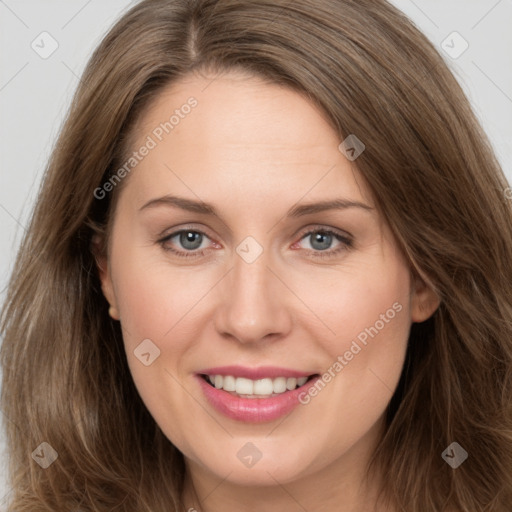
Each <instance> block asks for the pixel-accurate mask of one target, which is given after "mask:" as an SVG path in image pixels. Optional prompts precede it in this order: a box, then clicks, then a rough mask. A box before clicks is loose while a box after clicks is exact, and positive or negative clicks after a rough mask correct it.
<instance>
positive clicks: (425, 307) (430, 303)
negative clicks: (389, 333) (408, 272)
mask: <svg viewBox="0 0 512 512" xmlns="http://www.w3.org/2000/svg"><path fill="white" fill-rule="evenodd" d="M412 286H413V289H412V294H411V320H412V321H413V322H417V323H420V322H424V321H425V320H427V319H428V318H430V317H431V316H432V315H433V314H434V313H435V311H436V310H437V308H438V307H439V304H440V303H441V300H440V299H439V297H438V296H437V294H436V293H435V291H434V290H433V289H432V288H431V287H430V286H428V285H427V284H426V283H425V282H424V281H423V280H422V279H421V278H420V277H417V276H416V277H415V278H414V279H413V285H412Z"/></svg>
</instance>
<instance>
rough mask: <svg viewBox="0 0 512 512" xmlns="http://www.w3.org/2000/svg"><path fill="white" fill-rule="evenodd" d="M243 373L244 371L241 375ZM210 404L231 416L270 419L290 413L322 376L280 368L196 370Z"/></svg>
mask: <svg viewBox="0 0 512 512" xmlns="http://www.w3.org/2000/svg"><path fill="white" fill-rule="evenodd" d="M241 374H242V375H241ZM196 378H197V381H198V383H199V386H200V388H201V390H202V393H203V394H204V396H205V398H206V400H207V402H208V404H209V405H210V406H211V407H213V409H215V410H216V411H217V412H219V413H221V414H222V415H224V416H227V417H228V418H231V419H234V420H237V421H242V422H247V423H261V422H269V421H273V420H276V419H278V418H281V417H282V416H285V415H286V414H289V413H290V412H291V411H292V410H293V409H294V408H295V407H296V406H297V405H299V404H300V401H299V395H301V394H302V393H307V390H308V389H309V387H310V386H313V385H314V384H315V382H316V381H317V380H318V379H319V378H320V375H319V374H306V373H304V372H294V371H292V370H283V369H279V368H267V369H265V368H261V369H247V368H241V367H223V368H218V369H217V368H215V369H214V368H212V369H208V371H202V372H200V373H197V374H196Z"/></svg>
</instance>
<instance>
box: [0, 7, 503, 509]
mask: <svg viewBox="0 0 512 512" xmlns="http://www.w3.org/2000/svg"><path fill="white" fill-rule="evenodd" d="M234 69H239V70H240V69H241V70H245V71H247V72H248V73H250V74H252V75H255V76H258V77H262V78H264V79H265V80H268V82H269V83H275V84H280V85H284V86H286V87H289V88H291V89H293V90H295V91H300V92H301V93H303V94H304V95H305V96H306V97H307V98H308V99H309V100H311V101H312V102H314V103H315V104H316V105H317V106H318V107H319V108H320V109H321V111H322V112H323V113H325V116H326V118H327V119H328V120H329V122H330V123H331V125H332V128H333V130H335V131H336V133H337V135H338V136H339V139H340V142H341V141H342V140H344V138H345V137H346V136H347V135H349V134H352V133H353V134H356V135H357V137H358V138H359V139H360V140H362V141H363V142H364V144H365V145H366V150H365V152H364V153H363V154H362V155H361V156H360V157H359V158H358V160H357V168H358V170H359V171H360V173H361V176H363V178H364V179H365V181H366V182H367V183H368V186H369V187H370V189H371V190H372V192H373V194H374V196H375V198H376V200H377V206H378V208H379V210H380V212H381V213H382V215H383V216H384V218H385V220H386V222H387V223H388V224H389V226H390V228H391V230H392V231H393V233H394V235H395V237H396V240H397V241H398V243H399V245H400V247H401V249H402V250H403V251H404V254H406V255H407V258H408V260H409V262H410V266H411V270H412V271H413V272H414V273H416V274H417V275H420V276H422V277H423V278H424V279H425V280H426V282H427V283H428V284H429V285H430V286H432V288H433V289H434V290H435V291H436V293H437V294H438V296H439V298H440V299H441V304H440V306H439V308H438V309H437V311H436V312H435V313H434V315H433V316H432V317H431V318H430V319H429V320H427V321H425V322H422V323H420V324H413V326H412V328H411V331H410V337H409V341H408V349H407V356H406V360H405V364H404V367H403V371H402V375H401V378H400V382H399V385H398V388H397V389H396V391H395V393H394V395H393V397H392V399H391V401H390V403H389V406H388V409H387V414H386V429H385V433H384V436H383V438H382V440H381V442H380V444H379V445H378V447H377V450H376V451H375V453H374V455H373V457H372V460H371V462H370V464H369V466H368V475H371V474H372V472H373V471H374V470H376V469H378V470H379V471H383V474H384V475H385V479H384V483H383V487H382V489H381V498H382V500H383V503H384V502H386V503H389V504H393V506H394V507H396V509H397V510H407V511H408V512H425V511H427V510H428V511H429V512H441V511H447V510H450V511H451V510H456V511H457V512H484V511H486V512H490V511H493V512H507V511H510V504H511V503H512V471H511V468H512V201H510V200H508V199H507V194H506V189H507V187H508V183H507V180H506V178H505V176H504V174H503V171H502V169H501V167H500V165H499V163H498V161H497V159H496V157H495V155H494V153H493V150H492V147H491V145H490V143H489V140H488V138H487V137H486V135H485V133H484V132H483V129H482V128H481V126H480V124H479V122H478V121H477V119H476V117H475V114H474V112H473V111H472V109H471V107H470V104H469V102H468V100H467V98H466V97H465V95H464V93H463V91H462V89H461V87H460V86H459V84H458V83H457V81H456V79H455V78H454V76H453V74H452V73H451V71H450V70H449V68H448V66H447V65H446V63H445V62H444V60H443V59H442V57H441V56H440V55H439V53H438V52H437V51H436V49H435V48H434V46H433V45H432V44H431V43H430V42H429V41H428V39H427V38H426V37H425V36H424V35H423V34H422V33H421V32H420V31H419V30H418V29H417V28H416V27H415V26H414V24H413V23H412V22H411V21H410V20H409V19H408V18H407V17H406V16H405V15H404V14H403V13H402V12H400V11H399V10H398V9H396V8H395V7H393V6H391V5H390V4H388V3H387V2H386V1H385V0H357V1H355V0H294V1H293V2H290V1H287V0H278V1H276V0H219V1H216V0H144V1H142V2H140V3H138V4H137V5H135V6H134V7H132V8H131V9H130V10H129V11H128V12H126V13H125V14H124V15H123V16H122V17H121V18H120V19H119V21H117V22H116V24H115V25H114V26H113V27H112V28H111V30H110V31H109V32H108V34H107V35H106V36H105V37H104V39H103V41H102V42H101V44H100V45H99V47H98V48H97V49H96V50H95V52H94V53H93V55H92V57H91V59H90V61H89V62H88V65H87V67H86V69H85V71H84V74H83V77H82V80H81V82H80V85H79V87H78V90H77V91H76V94H75V97H74V99H73V102H72V105H71V107H70V110H69V113H68V115H67V118H66V120H65V124H64V125H63V128H62V131H61V133H60V135H59V137H58V140H57V142H56V145H55V147H54V149H53V152H52V155H51V158H50V160H49V162H48V165H47V168H46V172H45V176H44V179H43V182H42V187H41V190H40V193H39V195H38V198H37V202H36V205H35V208H34V211H33V214H32V217H31V221H30V225H29V227H28V230H27V232H26V234H25V236H24V239H23V241H22V243H21V246H20V249H19V253H18V256H17V260H16V264H15V267H14V270H13V273H12V277H11V280H10V283H9V288H8V292H7V295H6V301H5V305H4V307H3V310H2V317H1V333H2V335H3V344H2V347H1V353H0V357H1V364H2V367H3V385H2V394H1V405H2V410H3V412H4V428H5V431H6V433H7V441H8V449H9V477H10V483H11V485H12V487H13V493H12V500H11V505H10V509H9V510H10V511H16V512H38V511H56V510H59V511H64V510H77V509H78V508H79V509H80V510H81V511H84V512H89V511H106V510H111V509H113V508H114V507H115V509H116V510H118V511H119V512H134V511H137V512H150V511H151V512H164V511H165V512H169V510H173V511H178V510H181V509H182V508H183V503H182V501H181V491H182V487H183V481H184V473H185V465H184V460H183V456H182V454H181V453H180V452H179V451H178V450H177V448H175V447H174V446H173V445H172V443H171V442H170V441H169V440H168V439H167V438H166V437H165V436H164V435H163V433H162V431H161V430H160V428H159V427H158V425H157V424H156V423H155V421H154V420H153V418H152V417H151V415H150V413H149V412H148V410H147V409H146V407H145V405H144V404H143V402H142V400H141V398H140V397H139V395H138V393H137V390H136V388H135V386H134V383H133V381H132V378H131V375H130V371H129V368H128V365H127V361H126V355H125V353H124V347H123V342H122V336H121V331H120V328H119V324H118V323H117V322H114V321H112V320H111V319H110V317H109V315H108V313H107V311H108V304H107V302H106V300H105V299H104V297H103V295H102V292H101V287H100V282H99V277H98V272H97V267H96V264H95V258H94V253H93V251H92V249H91V240H92V238H93V236H94V235H99V236H103V237H104V239H106V238H107V237H108V233H109V226H110V225H111V222H110V221H111V215H112V212H113V211H114V208H115V199H116V197H117V196H118V195H119V192H120V190H121V187H115V190H114V191H113V192H112V193H111V194H108V195H107V197H105V198H103V199H98V198H97V197H96V196H95V193H94V192H95V190H96V189H97V188H98V187H99V186H100V185H101V184H103V183H105V182H106V181H107V180H108V179H109V178H111V177H112V176H113V174H114V173H115V171H116V170H117V169H118V166H119V165H121V163H122V162H123V161H125V160H126V156H127V155H128V154H129V153H130V142H131V136H132V134H133V127H134V126H135V123H136V121H137V119H139V118H140V116H141V113H143V112H144V110H145V108H147V106H148V104H149V103H148V102H150V101H151V100H152V99H153V98H154V97H155V96H156V95H157V94H159V92H160V91H162V90H163V89H164V88H165V87H167V86H168V85H169V84H171V83H172V82H174V81H177V80H179V79H180V78H182V77H184V76H186V75H187V74H189V73H191V72H192V71H194V72H202V71H205V70H209V71H214V72H224V71H229V70H234ZM128 179H129V178H128ZM96 195H97V194H96ZM454 441H456V442H458V443H459V444H460V445H461V446H462V447H463V448H464V449H465V450H466V451H467V452H468V454H469V457H468V459H467V460H466V461H465V462H464V463H463V464H462V465H460V466H459V467H458V468H457V469H453V468H451V467H450V466H449V465H448V464H447V463H446V462H445V461H444V460H443V458H442V457H441V454H442V452H443V451H444V450H445V449H446V448H447V447H448V446H449V445H450V444H451V443H452V442H454ZM42 442H46V443H48V444H49V445H51V447H53V449H54V450H55V451H56V452H57V454H58V458H57V460H55V462H53V464H52V465H51V466H50V467H48V468H47V469H45V470H43V469H42V468H41V467H40V466H39V465H37V464H36V462H35V460H33V458H32V457H31V456H30V454H31V453H32V452H33V451H34V450H36V448H37V447H38V446H40V444H41V443H42Z"/></svg>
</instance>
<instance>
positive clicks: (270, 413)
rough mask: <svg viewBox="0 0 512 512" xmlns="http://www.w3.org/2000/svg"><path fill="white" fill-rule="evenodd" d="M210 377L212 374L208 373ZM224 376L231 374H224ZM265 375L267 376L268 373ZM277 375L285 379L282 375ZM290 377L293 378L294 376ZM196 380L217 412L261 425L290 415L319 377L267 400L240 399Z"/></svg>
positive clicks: (199, 377) (201, 380) (203, 381)
mask: <svg viewBox="0 0 512 512" xmlns="http://www.w3.org/2000/svg"><path fill="white" fill-rule="evenodd" d="M213 373H215V374H216V375H224V374H221V373H218V372H213ZM210 375H212V374H211V373H210ZM225 375H233V374H232V373H231V374H229V373H226V374H225ZM266 375H267V376H269V374H268V373H267V374H266ZM279 375H280V376H282V377H285V375H283V374H282V373H280V374H279ZM309 375H311V374H309ZM239 376H241V375H239ZM292 376H295V374H294V375H292ZM300 376H303V377H306V376H307V375H305V374H304V375H300ZM196 378H197V380H198V382H199V385H200V386H201V389H202V391H203V393H204V395H205V396H206V399H207V400H208V402H209V403H210V404H211V405H212V406H213V407H214V408H215V409H216V410H217V411H218V412H220V413H221V414H224V415H225V416H227V417H228V418H232V419H234V420H238V421H244V422H246V423H263V422H268V421H273V420H276V419H278V418H281V417H282V416H285V415H286V414H288V413H290V412H291V411H292V410H293V409H294V408H295V407H297V406H298V405H299V404H300V401H299V396H300V395H302V394H307V392H308V389H309V388H310V387H311V386H314V385H315V383H316V381H317V380H318V379H319V378H320V375H317V376H316V377H313V378H312V379H311V380H309V381H308V382H306V384H304V385H303V386H301V387H300V388H297V389H294V390H292V391H285V392H284V393H281V394H280V395H278V396H273V397H269V398H240V397H238V396H234V395H232V394H231V393H229V392H227V391H224V390H223V389H217V388H215V387H213V386H211V385H210V384H208V383H207V382H206V381H205V379H204V378H203V377H201V376H200V375H196Z"/></svg>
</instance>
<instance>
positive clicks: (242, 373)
mask: <svg viewBox="0 0 512 512" xmlns="http://www.w3.org/2000/svg"><path fill="white" fill-rule="evenodd" d="M197 373H198V374H202V375H224V376H225V375H231V376H233V377H245V378H246V379H251V380H258V379H264V378H270V379H275V378H277V377H309V376H310V375H315V372H302V371H299V370H293V369H290V368H281V367H278V366H258V367H257V368H249V367H246V366H237V365H231V366H216V367H215V368H205V369H204V370H200V371H198V372H197Z"/></svg>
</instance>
